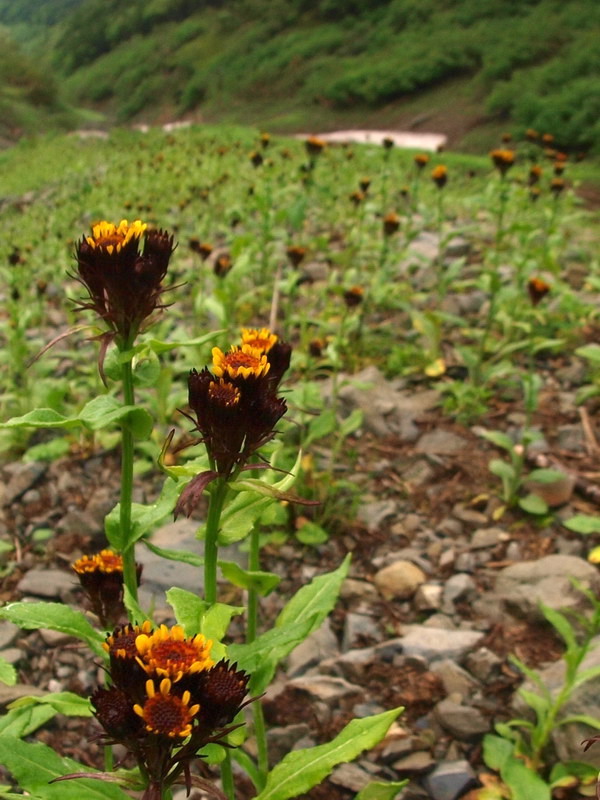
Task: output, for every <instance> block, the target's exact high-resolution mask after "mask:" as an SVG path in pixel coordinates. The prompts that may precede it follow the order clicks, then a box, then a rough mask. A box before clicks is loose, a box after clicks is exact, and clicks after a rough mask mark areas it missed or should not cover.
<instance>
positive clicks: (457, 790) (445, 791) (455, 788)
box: [423, 759, 477, 800]
mask: <svg viewBox="0 0 600 800" xmlns="http://www.w3.org/2000/svg"><path fill="white" fill-rule="evenodd" d="M476 784H477V778H476V775H475V773H474V772H473V769H472V768H471V765H470V764H469V762H468V761H465V760H462V759H461V760H459V761H443V762H442V763H441V764H438V766H437V767H436V768H435V769H434V770H433V771H432V772H430V773H429V775H427V776H426V777H425V778H424V779H423V785H424V787H425V789H426V790H427V791H428V792H429V796H430V797H431V798H432V800H457V798H458V797H460V796H461V795H462V794H464V793H465V792H466V791H467V789H470V788H471V787H473V786H475V785H476Z"/></svg>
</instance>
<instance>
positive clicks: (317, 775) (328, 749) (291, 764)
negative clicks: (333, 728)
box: [255, 708, 533, 800]
mask: <svg viewBox="0 0 600 800" xmlns="http://www.w3.org/2000/svg"><path fill="white" fill-rule="evenodd" d="M401 711H402V709H401V708H395V709H393V710H392V711H384V712H383V713H382V714H376V715H374V716H372V717H366V718H365V719H354V720H352V722H350V723H349V724H348V725H346V727H345V728H344V729H343V730H342V732H341V733H340V734H338V736H336V737H335V739H333V741H331V742H328V743H327V744H322V745H319V746H318V747H311V748H308V749H306V750H296V751H293V752H291V753H288V754H287V755H286V756H284V758H283V760H282V761H281V762H280V763H279V764H277V766H276V767H275V768H274V769H273V770H271V772H270V773H269V775H268V776H267V783H266V785H265V788H264V789H263V790H262V792H260V793H259V794H258V795H257V797H256V798H255V800H287V799H288V798H290V797H297V796H298V795H300V794H304V793H305V792H307V791H308V790H309V789H311V788H312V787H313V786H317V785H318V784H319V783H321V781H322V780H323V779H324V778H326V777H327V775H329V773H330V772H331V770H332V769H333V768H334V767H335V766H337V765H338V764H344V763H346V762H348V761H352V759H354V758H356V757H357V756H358V755H360V753H362V751H363V750H368V749H370V748H371V747H374V746H375V745H376V744H377V743H378V742H379V741H381V739H383V737H384V736H385V734H386V733H387V730H388V728H389V727H390V725H391V724H392V722H393V721H394V720H395V719H396V717H397V716H398V715H399V714H400V712H401ZM532 796H533V795H532Z"/></svg>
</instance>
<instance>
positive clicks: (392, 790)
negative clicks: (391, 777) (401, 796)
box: [354, 780, 408, 800]
mask: <svg viewBox="0 0 600 800" xmlns="http://www.w3.org/2000/svg"><path fill="white" fill-rule="evenodd" d="M407 783H408V780H405V781H394V782H393V783H387V782H386V781H371V783H369V784H367V785H366V786H365V788H364V789H361V790H360V792H359V793H358V794H357V795H356V796H355V798H354V800H395V797H396V795H397V794H398V792H399V791H400V790H401V789H403V788H404V787H405V786H406V784H407Z"/></svg>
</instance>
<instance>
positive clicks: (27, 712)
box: [0, 705, 56, 738]
mask: <svg viewBox="0 0 600 800" xmlns="http://www.w3.org/2000/svg"><path fill="white" fill-rule="evenodd" d="M54 716H56V711H55V709H54V708H52V706H44V705H37V706H25V707H24V708H11V709H10V711H8V713H6V714H3V715H2V716H0V736H16V737H18V738H23V737H24V736H29V734H30V733H33V731H36V730H37V729H38V728H40V727H41V726H42V725H44V724H45V723H46V722H48V720H50V719H52V717H54Z"/></svg>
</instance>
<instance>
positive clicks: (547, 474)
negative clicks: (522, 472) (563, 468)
mask: <svg viewBox="0 0 600 800" xmlns="http://www.w3.org/2000/svg"><path fill="white" fill-rule="evenodd" d="M564 477H565V473H564V472H560V471H559V470H557V469H534V470H533V471H532V472H530V473H529V475H528V476H527V480H528V481H535V482H536V483H555V482H556V481H560V480H562V479H563V478H564Z"/></svg>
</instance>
